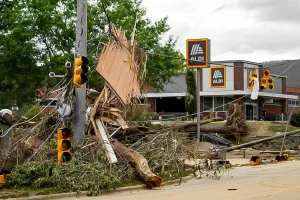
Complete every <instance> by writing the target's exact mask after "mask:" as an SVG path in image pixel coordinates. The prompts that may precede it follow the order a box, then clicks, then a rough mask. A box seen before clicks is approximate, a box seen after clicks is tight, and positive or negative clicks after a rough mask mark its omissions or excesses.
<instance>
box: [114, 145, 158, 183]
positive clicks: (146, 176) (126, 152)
mask: <svg viewBox="0 0 300 200" xmlns="http://www.w3.org/2000/svg"><path fill="white" fill-rule="evenodd" d="M111 144H112V145H113V147H114V149H115V151H117V153H118V154H119V155H120V156H121V157H123V158H125V159H126V160H127V161H128V162H129V163H131V164H132V165H133V166H134V167H135V169H136V171H137V173H138V174H139V176H140V177H141V178H142V179H143V180H144V181H145V183H146V185H147V186H148V187H150V188H153V187H158V186H161V185H162V179H161V178H160V177H159V176H157V175H155V174H154V173H153V172H152V171H151V170H150V168H149V165H148V162H147V160H146V159H145V158H144V156H143V155H141V154H140V153H138V152H137V151H134V150H132V149H129V148H127V147H125V146H124V145H123V144H121V143H120V142H118V141H117V140H113V141H112V142H111Z"/></svg>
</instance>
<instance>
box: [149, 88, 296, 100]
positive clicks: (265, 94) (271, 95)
mask: <svg viewBox="0 0 300 200" xmlns="http://www.w3.org/2000/svg"><path fill="white" fill-rule="evenodd" d="M233 95H251V93H250V91H244V90H235V91H233V90H231V91H226V90H223V91H216V92H215V91H214V92H200V96H204V97H205V96H233ZM184 96H186V93H163V92H160V93H146V94H143V97H146V98H150V97H154V98H161V97H184ZM258 96H259V97H269V98H280V99H294V100H297V99H298V96H297V95H289V94H277V93H269V92H259V93H258Z"/></svg>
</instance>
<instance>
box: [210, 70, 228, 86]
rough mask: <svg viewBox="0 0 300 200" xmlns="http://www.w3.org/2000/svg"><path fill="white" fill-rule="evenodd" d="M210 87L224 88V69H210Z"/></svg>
mask: <svg viewBox="0 0 300 200" xmlns="http://www.w3.org/2000/svg"><path fill="white" fill-rule="evenodd" d="M210 87H211V88H225V87H226V67H225V66H212V67H210Z"/></svg>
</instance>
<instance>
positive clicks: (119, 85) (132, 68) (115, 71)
mask: <svg viewBox="0 0 300 200" xmlns="http://www.w3.org/2000/svg"><path fill="white" fill-rule="evenodd" d="M112 31H113V35H114V37H113V38H112V39H111V40H110V42H109V43H108V44H107V45H105V46H104V47H103V49H102V52H101V55H100V57H99V62H98V65H97V71H98V72H99V74H100V75H101V76H102V77H103V78H104V79H105V81H106V82H107V84H108V85H109V87H111V89H112V90H114V91H115V93H116V95H118V97H119V98H120V100H121V103H122V104H124V105H127V104H129V103H131V101H132V99H133V98H138V97H140V96H141V90H142V88H143V83H144V81H143V79H144V73H145V62H146V54H145V53H144V51H143V50H142V49H140V48H138V47H137V45H136V42H134V43H133V46H131V45H130V44H129V43H128V42H127V38H126V36H125V32H124V31H123V30H121V29H119V30H116V28H115V26H112Z"/></svg>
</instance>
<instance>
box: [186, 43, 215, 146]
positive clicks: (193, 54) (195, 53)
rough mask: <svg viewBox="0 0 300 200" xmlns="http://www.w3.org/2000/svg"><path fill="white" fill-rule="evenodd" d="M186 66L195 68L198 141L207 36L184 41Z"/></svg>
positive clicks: (206, 61) (208, 60) (208, 44)
mask: <svg viewBox="0 0 300 200" xmlns="http://www.w3.org/2000/svg"><path fill="white" fill-rule="evenodd" d="M186 59H187V60H186V66H187V67H188V68H197V73H196V76H197V141H198V142H200V68H204V67H209V62H210V40H209V39H207V38H202V39H190V40H187V41H186Z"/></svg>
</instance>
